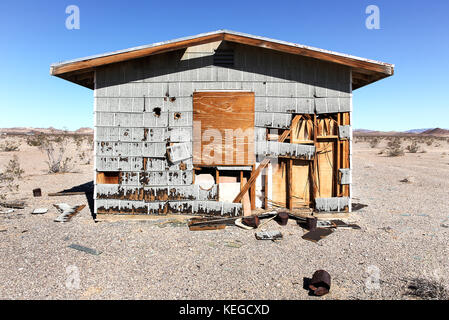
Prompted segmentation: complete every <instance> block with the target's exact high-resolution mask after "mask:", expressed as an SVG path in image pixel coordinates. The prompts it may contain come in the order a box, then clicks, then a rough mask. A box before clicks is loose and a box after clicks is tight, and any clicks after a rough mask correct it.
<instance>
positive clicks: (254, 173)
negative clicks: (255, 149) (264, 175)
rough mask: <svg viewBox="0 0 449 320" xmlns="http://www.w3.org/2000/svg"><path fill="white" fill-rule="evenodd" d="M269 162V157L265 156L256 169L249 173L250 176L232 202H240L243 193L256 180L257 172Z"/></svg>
mask: <svg viewBox="0 0 449 320" xmlns="http://www.w3.org/2000/svg"><path fill="white" fill-rule="evenodd" d="M269 163H270V159H269V158H265V159H263V160H262V162H261V163H260V164H259V166H258V167H257V169H255V170H253V172H252V173H251V177H250V178H249V180H248V182H247V183H246V184H245V185H244V186H243V188H242V190H241V191H240V193H239V194H238V195H237V197H235V199H234V201H233V202H234V203H238V202H240V200H242V198H243V196H244V195H245V193H246V192H247V191H248V190H249V188H250V187H251V186H252V185H253V184H254V183H255V182H256V179H257V177H258V176H259V174H260V172H261V171H262V169H263V168H265V167H266V166H267V165H268V164H269Z"/></svg>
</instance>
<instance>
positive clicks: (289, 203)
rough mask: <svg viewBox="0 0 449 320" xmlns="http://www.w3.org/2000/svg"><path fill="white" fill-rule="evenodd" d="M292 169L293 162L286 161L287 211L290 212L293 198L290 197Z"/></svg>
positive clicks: (290, 160)
mask: <svg viewBox="0 0 449 320" xmlns="http://www.w3.org/2000/svg"><path fill="white" fill-rule="evenodd" d="M292 167H293V160H292V159H288V160H287V192H286V193H287V209H289V210H292V209H293V197H292V184H293V181H292Z"/></svg>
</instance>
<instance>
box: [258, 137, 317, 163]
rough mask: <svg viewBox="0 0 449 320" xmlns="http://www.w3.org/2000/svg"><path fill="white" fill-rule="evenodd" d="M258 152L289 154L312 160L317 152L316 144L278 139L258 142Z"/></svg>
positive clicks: (277, 154) (273, 154)
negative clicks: (286, 141) (287, 141)
mask: <svg viewBox="0 0 449 320" xmlns="http://www.w3.org/2000/svg"><path fill="white" fill-rule="evenodd" d="M256 153H257V154H259V155H270V156H289V157H295V158H301V159H309V160H310V159H312V158H313V156H314V154H315V146H311V145H305V144H296V143H285V142H278V141H259V142H257V143H256Z"/></svg>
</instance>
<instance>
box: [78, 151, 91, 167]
mask: <svg viewBox="0 0 449 320" xmlns="http://www.w3.org/2000/svg"><path fill="white" fill-rule="evenodd" d="M78 157H79V158H80V160H81V161H82V162H84V164H90V157H89V155H88V154H86V152H85V151H83V152H81V153H79V154H78Z"/></svg>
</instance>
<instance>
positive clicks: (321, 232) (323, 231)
mask: <svg viewBox="0 0 449 320" xmlns="http://www.w3.org/2000/svg"><path fill="white" fill-rule="evenodd" d="M332 232H333V231H332V229H330V228H316V229H315V230H313V231H309V232H307V233H306V234H305V235H303V236H302V238H303V239H304V240H309V241H312V242H318V241H320V240H321V239H323V238H325V237H327V236H328V235H330V234H331V233H332Z"/></svg>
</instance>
